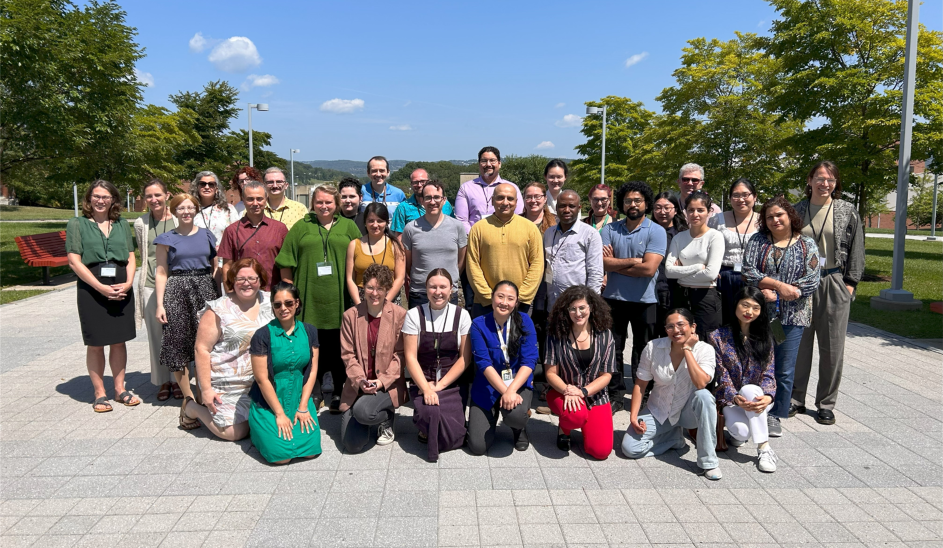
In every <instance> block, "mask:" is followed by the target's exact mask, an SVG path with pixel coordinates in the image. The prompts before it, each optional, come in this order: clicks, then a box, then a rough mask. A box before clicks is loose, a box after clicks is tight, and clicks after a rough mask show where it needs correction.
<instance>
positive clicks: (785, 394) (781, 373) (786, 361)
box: [770, 325, 805, 419]
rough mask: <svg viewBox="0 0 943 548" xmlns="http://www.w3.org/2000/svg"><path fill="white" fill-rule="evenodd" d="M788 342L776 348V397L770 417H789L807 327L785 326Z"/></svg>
mask: <svg viewBox="0 0 943 548" xmlns="http://www.w3.org/2000/svg"><path fill="white" fill-rule="evenodd" d="M783 331H785V332H786V340H784V341H783V342H782V343H780V344H777V345H776V346H775V347H774V350H773V354H774V358H775V365H776V397H775V398H774V399H773V408H772V409H771V410H770V415H773V416H775V417H779V418H781V419H785V418H787V417H788V416H789V400H790V399H792V384H793V381H795V377H796V358H797V357H798V356H799V342H800V341H801V340H802V332H803V331H805V327H803V326H801V325H784V326H783Z"/></svg>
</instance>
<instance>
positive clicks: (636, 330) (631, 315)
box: [606, 299, 658, 401]
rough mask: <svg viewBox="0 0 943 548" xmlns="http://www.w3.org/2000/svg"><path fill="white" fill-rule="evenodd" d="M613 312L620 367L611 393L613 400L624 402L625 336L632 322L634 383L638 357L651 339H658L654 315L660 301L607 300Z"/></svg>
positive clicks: (613, 325)
mask: <svg viewBox="0 0 943 548" xmlns="http://www.w3.org/2000/svg"><path fill="white" fill-rule="evenodd" d="M606 302H607V303H608V304H609V308H610V310H611V314H612V336H613V337H614V338H615V340H616V366H617V367H618V368H619V370H618V371H617V372H616V374H615V375H613V376H612V380H611V381H609V396H610V398H611V399H613V400H619V401H621V398H622V396H623V395H624V394H625V390H626V386H625V363H624V362H623V358H622V356H623V354H624V353H625V336H626V330H628V328H629V324H632V362H631V365H630V369H629V372H630V374H631V379H632V382H633V383H634V382H635V372H636V371H637V370H638V362H639V357H640V356H641V355H642V349H644V348H645V345H646V344H648V341H650V340H652V339H653V338H655V317H656V312H657V308H658V304H657V303H636V302H629V301H619V300H616V299H606Z"/></svg>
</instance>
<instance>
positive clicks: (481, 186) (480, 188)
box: [455, 175, 524, 234]
mask: <svg viewBox="0 0 943 548" xmlns="http://www.w3.org/2000/svg"><path fill="white" fill-rule="evenodd" d="M501 183H508V184H510V185H514V190H516V191H517V207H516V208H515V209H514V213H517V214H518V215H520V214H521V213H523V212H524V197H523V196H522V195H521V189H520V188H518V187H517V185H515V184H514V183H512V182H511V181H506V180H504V179H502V178H501V176H500V175H498V176H497V177H495V179H494V182H493V183H491V184H490V185H489V184H487V183H485V182H484V180H482V178H481V177H475V178H474V179H472V180H471V181H468V182H466V183H464V184H462V186H461V187H460V188H459V189H458V194H456V195H455V218H456V219H458V220H459V221H461V222H462V224H463V225H465V233H466V234H467V233H468V231H470V230H471V227H472V225H474V224H475V223H477V222H478V221H480V220H482V219H484V218H485V217H487V216H488V215H491V214H492V213H494V204H492V203H491V196H493V195H494V188H495V187H496V186H498V185H500V184H501Z"/></svg>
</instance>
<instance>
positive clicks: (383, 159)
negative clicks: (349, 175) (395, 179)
mask: <svg viewBox="0 0 943 548" xmlns="http://www.w3.org/2000/svg"><path fill="white" fill-rule="evenodd" d="M381 160H382V161H383V163H384V164H386V170H387V171H389V170H390V161H389V160H387V159H386V158H384V157H383V156H374V157H373V158H370V159H369V160H367V174H369V173H370V162H379V161H381Z"/></svg>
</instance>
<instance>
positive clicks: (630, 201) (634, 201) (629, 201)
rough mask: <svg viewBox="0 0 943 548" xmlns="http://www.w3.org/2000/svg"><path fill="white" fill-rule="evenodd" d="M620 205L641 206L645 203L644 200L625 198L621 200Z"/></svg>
mask: <svg viewBox="0 0 943 548" xmlns="http://www.w3.org/2000/svg"><path fill="white" fill-rule="evenodd" d="M622 203H623V204H625V205H642V204H644V203H645V198H626V199H625V200H622Z"/></svg>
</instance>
